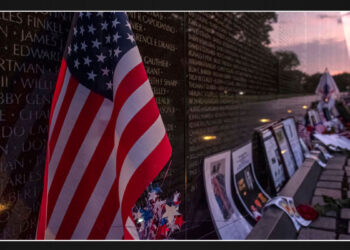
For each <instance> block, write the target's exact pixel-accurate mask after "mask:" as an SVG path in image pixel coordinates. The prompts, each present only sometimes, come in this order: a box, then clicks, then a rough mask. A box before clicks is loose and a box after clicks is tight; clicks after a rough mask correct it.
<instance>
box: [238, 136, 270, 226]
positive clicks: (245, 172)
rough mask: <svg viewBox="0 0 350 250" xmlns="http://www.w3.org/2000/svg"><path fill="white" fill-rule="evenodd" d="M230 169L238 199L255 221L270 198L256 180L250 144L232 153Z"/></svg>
mask: <svg viewBox="0 0 350 250" xmlns="http://www.w3.org/2000/svg"><path fill="white" fill-rule="evenodd" d="M232 169H233V171H232V175H233V181H234V186H235V190H236V192H237V195H238V198H239V199H240V201H241V202H242V204H243V206H244V208H245V209H246V211H247V212H248V213H249V214H250V215H251V216H252V217H253V219H255V220H256V221H257V220H258V219H259V217H261V214H262V210H263V207H264V205H265V204H266V202H267V201H268V200H269V199H270V197H269V195H268V194H267V193H266V192H265V191H264V189H263V188H262V187H261V186H260V184H259V182H258V180H257V179H256V176H255V171H254V165H253V157H252V143H248V144H246V145H244V146H243V147H240V148H238V149H236V150H234V151H233V152H232Z"/></svg>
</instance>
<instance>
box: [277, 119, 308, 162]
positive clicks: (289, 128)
mask: <svg viewBox="0 0 350 250" xmlns="http://www.w3.org/2000/svg"><path fill="white" fill-rule="evenodd" d="M282 123H283V127H284V131H285V132H286V134H287V138H288V141H289V144H290V146H291V149H292V152H293V155H294V159H295V163H296V164H297V167H298V168H300V167H301V165H302V164H303V162H304V154H303V150H302V148H301V145H300V141H299V136H298V132H297V128H296V125H295V120H294V118H293V117H288V118H286V119H284V120H283V121H282Z"/></svg>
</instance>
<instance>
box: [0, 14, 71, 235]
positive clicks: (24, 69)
mask: <svg viewBox="0 0 350 250" xmlns="http://www.w3.org/2000/svg"><path fill="white" fill-rule="evenodd" d="M71 17H72V14H71V13H30V12H25V13H20V12H6V13H4V12H3V13H0V39H1V40H0V41H1V45H0V51H1V55H0V133H1V136H0V239H32V238H33V237H34V235H35V229H36V223H37V217H38V212H39V208H40V200H41V192H42V181H43V173H44V166H45V158H46V141H47V133H48V120H49V113H50V105H51V97H52V94H53V90H54V88H55V83H56V79H57V75H58V70H59V66H60V61H61V59H62V54H63V50H64V47H65V43H66V38H67V32H68V30H69V28H70V24H71V21H70V20H71Z"/></svg>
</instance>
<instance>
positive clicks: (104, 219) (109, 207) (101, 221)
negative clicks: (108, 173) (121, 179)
mask: <svg viewBox="0 0 350 250" xmlns="http://www.w3.org/2000/svg"><path fill="white" fill-rule="evenodd" d="M118 200H119V192H118V182H117V180H115V181H114V182H113V185H112V187H111V189H110V190H109V193H108V195H107V199H106V200H105V202H104V203H103V206H102V208H101V211H100V213H99V214H98V217H97V219H96V221H95V223H94V225H93V227H92V229H91V231H90V234H89V236H88V239H105V238H106V237H107V234H108V232H109V230H110V228H111V226H112V223H113V221H114V218H115V216H116V214H117V212H118V209H119V202H118Z"/></svg>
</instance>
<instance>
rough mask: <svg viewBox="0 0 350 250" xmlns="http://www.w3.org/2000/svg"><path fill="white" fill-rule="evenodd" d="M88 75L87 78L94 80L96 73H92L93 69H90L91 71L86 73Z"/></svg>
mask: <svg viewBox="0 0 350 250" xmlns="http://www.w3.org/2000/svg"><path fill="white" fill-rule="evenodd" d="M88 76H89V79H90V80H95V77H96V74H95V73H94V71H93V70H91V72H90V73H88Z"/></svg>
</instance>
